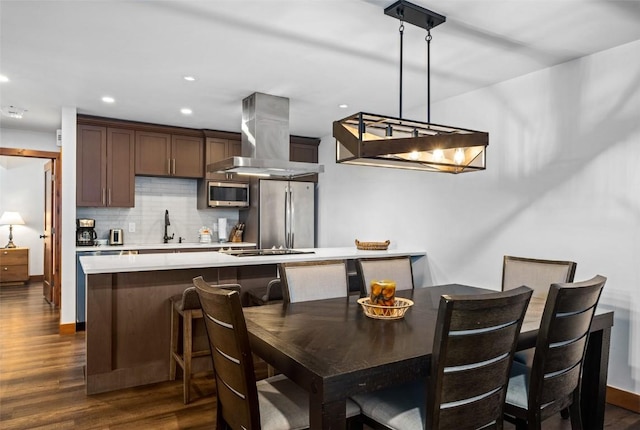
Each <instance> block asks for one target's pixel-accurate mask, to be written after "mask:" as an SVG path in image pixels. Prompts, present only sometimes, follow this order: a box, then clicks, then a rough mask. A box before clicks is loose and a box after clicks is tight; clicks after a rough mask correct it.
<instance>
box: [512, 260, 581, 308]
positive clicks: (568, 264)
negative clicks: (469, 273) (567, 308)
mask: <svg viewBox="0 0 640 430" xmlns="http://www.w3.org/2000/svg"><path fill="white" fill-rule="evenodd" d="M575 273H576V263H575V262H573V261H561V260H540V259H535V258H523V257H514V256H510V255H505V256H504V262H503V265H502V290H503V291H504V290H510V289H512V288H517V287H519V286H521V285H526V286H527V287H529V288H532V289H533V296H534V297H541V298H546V297H547V293H548V292H549V286H550V285H551V284H553V283H559V282H573V277H574V275H575Z"/></svg>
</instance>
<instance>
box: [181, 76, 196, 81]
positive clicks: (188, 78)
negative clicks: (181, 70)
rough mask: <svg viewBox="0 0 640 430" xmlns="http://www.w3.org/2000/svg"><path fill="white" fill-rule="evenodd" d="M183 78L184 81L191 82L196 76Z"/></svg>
mask: <svg viewBox="0 0 640 430" xmlns="http://www.w3.org/2000/svg"><path fill="white" fill-rule="evenodd" d="M184 80H185V81H189V82H193V81H195V80H196V78H195V77H193V76H185V77H184Z"/></svg>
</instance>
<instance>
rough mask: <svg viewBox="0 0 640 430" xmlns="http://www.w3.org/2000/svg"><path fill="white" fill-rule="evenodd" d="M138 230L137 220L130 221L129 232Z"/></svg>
mask: <svg viewBox="0 0 640 430" xmlns="http://www.w3.org/2000/svg"><path fill="white" fill-rule="evenodd" d="M135 231H136V223H135V222H130V223H129V233H135Z"/></svg>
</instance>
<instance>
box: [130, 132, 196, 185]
mask: <svg viewBox="0 0 640 430" xmlns="http://www.w3.org/2000/svg"><path fill="white" fill-rule="evenodd" d="M203 157H204V155H203V142H202V139H201V138H199V137H194V136H180V135H172V134H168V133H156V132H151V131H136V170H135V172H136V175H145V176H175V177H181V178H201V177H202V176H203Z"/></svg>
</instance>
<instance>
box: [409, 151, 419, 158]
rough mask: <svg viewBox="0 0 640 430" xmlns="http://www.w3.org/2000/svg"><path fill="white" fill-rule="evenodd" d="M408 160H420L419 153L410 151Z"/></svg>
mask: <svg viewBox="0 0 640 430" xmlns="http://www.w3.org/2000/svg"><path fill="white" fill-rule="evenodd" d="M409 158H410V159H412V160H417V159H418V158H420V153H419V152H418V151H411V152H410V153H409Z"/></svg>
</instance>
